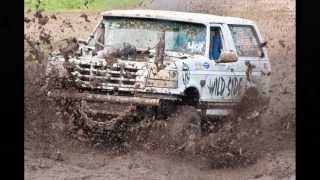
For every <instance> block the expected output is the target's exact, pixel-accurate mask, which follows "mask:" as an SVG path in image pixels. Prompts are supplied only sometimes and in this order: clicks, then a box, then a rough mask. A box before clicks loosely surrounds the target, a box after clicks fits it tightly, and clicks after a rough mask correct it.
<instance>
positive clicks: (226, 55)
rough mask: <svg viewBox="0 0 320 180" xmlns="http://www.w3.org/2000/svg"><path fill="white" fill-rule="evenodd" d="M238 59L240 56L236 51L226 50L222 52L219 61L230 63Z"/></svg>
mask: <svg viewBox="0 0 320 180" xmlns="http://www.w3.org/2000/svg"><path fill="white" fill-rule="evenodd" d="M237 60H238V56H237V54H236V53H235V52H226V51H223V52H221V54H220V57H219V59H218V61H217V62H218V63H230V62H236V61H237Z"/></svg>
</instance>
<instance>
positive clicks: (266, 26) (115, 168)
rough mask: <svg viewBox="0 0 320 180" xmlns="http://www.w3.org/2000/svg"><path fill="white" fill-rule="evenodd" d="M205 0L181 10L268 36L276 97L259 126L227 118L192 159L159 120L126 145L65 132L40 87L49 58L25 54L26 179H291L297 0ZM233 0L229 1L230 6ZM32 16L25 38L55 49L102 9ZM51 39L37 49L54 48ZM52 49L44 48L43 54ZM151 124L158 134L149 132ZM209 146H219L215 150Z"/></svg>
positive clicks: (81, 32) (86, 28) (84, 30)
mask: <svg viewBox="0 0 320 180" xmlns="http://www.w3.org/2000/svg"><path fill="white" fill-rule="evenodd" d="M177 2H178V1H177ZM204 2H205V1H199V2H197V3H198V4H197V3H193V4H192V7H183V6H179V3H177V4H178V5H177V8H179V9H184V10H190V9H191V10H193V11H195V12H207V13H215V11H216V12H217V14H222V15H231V16H240V17H245V18H249V19H253V20H255V21H256V22H257V23H258V26H259V28H260V30H261V31H262V33H263V35H264V37H265V39H266V40H268V47H269V56H270V60H271V63H272V69H273V74H272V99H271V107H270V109H269V111H268V112H267V113H265V114H264V117H263V119H262V123H261V124H259V123H254V122H247V121H243V120H241V119H239V120H238V121H236V122H232V123H231V122H225V124H224V126H223V128H222V129H220V131H219V132H217V133H215V134H211V135H210V136H208V137H207V138H205V139H203V140H202V141H201V142H199V146H198V147H199V148H200V150H198V151H197V152H199V153H198V154H196V155H194V156H191V155H186V154H183V153H182V154H181V153H179V151H175V150H176V149H177V147H174V145H172V143H171V141H170V139H168V138H167V137H166V136H165V134H164V133H163V132H161V130H162V129H163V127H164V125H163V124H161V123H160V124H152V126H148V125H146V126H145V127H146V128H145V129H143V130H140V131H139V132H140V133H139V134H138V135H136V134H135V135H136V136H132V137H134V139H130V141H129V140H128V142H127V143H122V144H121V145H104V144H103V142H99V141H98V142H95V143H92V141H90V140H89V138H88V137H87V136H86V134H85V132H83V131H81V130H76V131H72V132H70V131H66V129H68V130H69V129H72V128H70V126H72V125H71V124H70V123H69V121H68V119H69V117H68V115H67V114H65V113H64V112H63V111H61V110H60V109H59V108H60V107H58V106H55V105H54V103H53V102H51V101H49V100H48V99H46V98H45V96H44V94H43V91H41V86H42V85H43V73H44V72H43V67H44V66H43V65H44V64H45V61H41V63H38V62H37V61H36V60H35V59H36V58H35V57H30V56H26V57H25V170H26V171H25V178H26V179H231V180H232V179H289V178H290V177H292V175H294V174H295V149H294V147H295V112H294V111H295V90H294V87H295V79H294V78H295V55H294V54H295V53H294V52H295V42H294V36H295V32H294V25H295V24H294V18H295V16H294V8H292V7H294V4H293V3H294V2H292V1H281V2H272V1H262V0H260V1H255V2H256V4H254V2H253V1H252V2H251V1H245V2H246V3H245V4H246V7H243V4H242V5H241V3H240V2H238V3H240V4H233V6H231V7H229V8H228V11H226V10H225V7H220V9H219V8H218V7H219V6H215V8H213V7H209V8H208V7H206V6H201V4H203V3H204ZM228 2H229V3H225V4H226V5H228V4H232V3H231V2H232V1H228ZM153 3H154V4H152V5H151V7H153V8H160V9H162V8H163V7H162V5H161V3H160V4H157V1H154V2H153ZM233 3H236V2H233ZM157 6H158V7H157ZM205 7H206V8H205ZM241 7H243V8H241ZM274 7H277V8H274ZM164 8H165V7H164ZM208 9H212V10H208ZM45 17H49V20H48V19H47V18H45ZM261 17H264V18H261ZM26 18H27V19H25V29H26V35H27V36H28V37H30V38H31V40H32V41H34V40H36V39H38V41H39V42H40V43H45V42H48V39H50V42H52V43H51V45H52V46H53V47H52V48H57V47H58V46H59V43H58V42H59V40H61V39H64V38H69V37H70V35H71V36H73V37H77V38H86V37H88V35H89V34H90V31H91V30H92V29H93V28H94V26H95V23H96V22H95V21H96V19H97V14H90V13H86V14H85V15H84V14H83V13H57V14H45V13H44V16H43V17H42V19H41V20H40V21H39V23H40V25H41V27H40V28H39V26H40V25H35V24H37V19H36V18H35V20H33V18H34V17H33V15H32V14H26ZM45 21H47V22H45ZM42 27H43V28H42ZM41 32H42V33H41ZM47 34H50V35H51V38H48V35H47ZM39 36H40V37H42V39H41V38H39ZM48 44H49V43H48ZM48 44H47V45H45V47H42V46H35V48H42V49H41V50H44V49H50V45H48ZM27 51H28V49H27ZM41 52H43V51H41ZM46 53H47V52H46V51H44V55H45V54H46ZM26 54H27V55H28V53H26ZM40 55H41V54H40ZM284 70H285V71H284ZM47 107H49V108H47ZM235 124H236V125H235ZM235 127H236V128H235ZM258 127H259V128H258ZM150 129H152V130H153V131H151V132H152V133H151V134H148V132H150ZM148 130H149V131H148ZM134 133H135V132H133V134H134ZM219 139H221V140H220V141H219ZM211 144H212V145H213V146H214V145H218V146H216V147H214V148H213V147H212V146H210V145H211ZM170 145H172V146H170Z"/></svg>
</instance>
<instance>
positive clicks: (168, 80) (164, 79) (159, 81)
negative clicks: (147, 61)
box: [146, 70, 178, 88]
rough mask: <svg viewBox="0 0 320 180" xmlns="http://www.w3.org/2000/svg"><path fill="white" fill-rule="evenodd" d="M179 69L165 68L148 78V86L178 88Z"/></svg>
mask: <svg viewBox="0 0 320 180" xmlns="http://www.w3.org/2000/svg"><path fill="white" fill-rule="evenodd" d="M177 77H178V76H177V71H170V70H164V71H160V72H159V73H158V74H156V75H155V76H151V77H149V78H148V79H147V85H146V86H147V87H158V88H177V87H178V82H177Z"/></svg>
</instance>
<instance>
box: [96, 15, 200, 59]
mask: <svg viewBox="0 0 320 180" xmlns="http://www.w3.org/2000/svg"><path fill="white" fill-rule="evenodd" d="M102 23H103V27H104V28H105V29H104V38H102V39H103V40H104V42H102V43H103V44H104V45H105V46H107V47H108V46H109V47H110V46H111V47H114V46H117V45H119V44H122V43H124V42H126V43H129V44H130V45H132V46H134V47H136V48H137V49H148V48H151V49H153V48H154V47H155V46H156V44H157V43H158V42H159V39H160V36H161V32H162V31H165V50H166V51H176V52H182V53H189V54H202V55H203V54H204V51H205V43H206V27H205V25H202V24H195V23H186V22H177V21H166V20H155V19H142V18H124V17H116V18H115V17H107V18H104V20H103V21H102Z"/></svg>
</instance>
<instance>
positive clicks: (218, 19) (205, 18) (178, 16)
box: [101, 9, 254, 25]
mask: <svg viewBox="0 0 320 180" xmlns="http://www.w3.org/2000/svg"><path fill="white" fill-rule="evenodd" d="M101 15H102V16H114V17H135V18H151V19H163V20H175V21H184V22H194V23H202V24H210V23H226V24H243V25H253V24H254V22H253V21H251V20H248V19H244V18H238V17H228V16H217V15H212V14H203V13H189V12H179V11H164V10H140V9H135V10H111V11H105V12H102V13H101Z"/></svg>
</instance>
